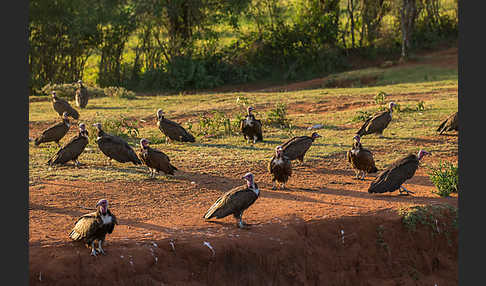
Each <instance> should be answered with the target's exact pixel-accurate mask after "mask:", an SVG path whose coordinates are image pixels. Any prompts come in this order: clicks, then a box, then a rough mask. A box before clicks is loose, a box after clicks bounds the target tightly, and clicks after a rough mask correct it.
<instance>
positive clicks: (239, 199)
mask: <svg viewBox="0 0 486 286" xmlns="http://www.w3.org/2000/svg"><path fill="white" fill-rule="evenodd" d="M242 179H245V180H246V185H243V186H239V187H236V188H233V189H231V190H229V191H228V192H226V193H224V194H223V195H222V196H220V197H219V198H218V199H217V200H216V202H214V204H213V205H212V206H211V207H210V208H209V209H208V211H207V212H206V213H205V214H204V216H203V218H205V219H211V218H213V217H215V218H224V217H226V216H228V215H230V214H232V215H233V216H234V217H235V219H237V221H238V222H237V226H238V227H239V228H244V227H245V226H246V225H247V224H246V223H245V222H243V219H242V216H243V212H244V211H245V210H246V209H247V208H248V207H249V206H251V205H252V204H253V203H254V202H255V201H256V200H257V199H258V197H259V196H260V190H259V189H258V186H257V184H256V183H255V181H254V176H253V174H252V173H246V174H245V175H244V176H243V178H242Z"/></svg>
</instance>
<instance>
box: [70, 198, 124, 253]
mask: <svg viewBox="0 0 486 286" xmlns="http://www.w3.org/2000/svg"><path fill="white" fill-rule="evenodd" d="M115 224H118V221H117V220H116V217H115V215H114V214H112V213H111V212H110V210H109V209H108V201H107V200H106V199H101V200H99V201H98V203H97V204H96V212H92V213H89V214H85V215H83V216H82V217H80V218H79V219H78V220H77V221H76V223H75V224H74V228H73V229H72V231H71V233H70V234H69V237H70V238H71V239H72V240H74V241H83V242H84V243H85V245H86V247H88V248H89V247H91V255H93V256H96V255H97V254H99V253H101V254H105V251H104V250H103V248H102V245H103V242H104V241H105V237H106V234H107V233H112V232H113V229H114V228H115ZM96 240H98V248H97V249H95V242H96Z"/></svg>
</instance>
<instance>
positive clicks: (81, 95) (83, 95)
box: [74, 80, 89, 108]
mask: <svg viewBox="0 0 486 286" xmlns="http://www.w3.org/2000/svg"><path fill="white" fill-rule="evenodd" d="M78 84H79V87H78V89H76V93H75V94H74V98H75V99H76V106H77V107H79V108H85V107H86V105H87V104H88V99H89V95H88V89H87V88H86V87H85V86H84V85H83V81H82V80H78Z"/></svg>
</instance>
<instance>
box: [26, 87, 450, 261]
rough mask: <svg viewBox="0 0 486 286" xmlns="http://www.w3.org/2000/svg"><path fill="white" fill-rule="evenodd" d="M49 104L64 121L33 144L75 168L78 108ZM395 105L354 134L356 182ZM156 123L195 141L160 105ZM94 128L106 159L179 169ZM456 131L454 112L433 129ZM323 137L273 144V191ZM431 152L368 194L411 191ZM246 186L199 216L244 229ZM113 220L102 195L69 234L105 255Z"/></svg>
mask: <svg viewBox="0 0 486 286" xmlns="http://www.w3.org/2000/svg"><path fill="white" fill-rule="evenodd" d="M77 83H78V85H79V87H78V89H77V90H76V92H75V102H76V106H77V107H78V108H81V109H83V108H85V107H86V105H87V104H88V98H89V95H88V92H87V89H86V87H85V86H83V83H82V81H81V80H80V81H78V82H77ZM52 106H53V108H54V110H55V111H56V112H57V113H58V114H59V116H61V118H62V121H61V122H59V123H58V124H55V125H53V126H51V127H49V128H47V129H46V130H45V131H43V133H42V134H41V135H40V136H38V137H37V138H35V141H34V144H35V145H36V146H38V145H39V144H42V143H46V142H56V143H57V144H58V145H59V147H60V149H59V151H58V152H57V153H56V154H55V155H54V156H53V157H52V158H50V159H49V160H48V162H47V164H48V165H49V166H55V165H62V164H66V163H67V162H70V161H73V162H74V165H75V166H76V167H77V166H79V165H80V162H79V161H78V157H79V156H80V155H81V153H82V152H83V151H84V149H85V147H86V145H87V144H88V131H87V129H86V125H85V124H84V123H79V124H78V128H79V133H78V134H77V135H76V136H74V137H73V138H71V140H69V141H68V142H67V143H66V144H64V146H62V147H61V145H60V143H59V141H60V140H61V139H62V138H63V137H64V136H65V135H66V134H67V132H68V131H69V128H70V120H69V117H71V118H74V119H79V112H78V111H77V110H76V109H74V108H73V107H72V106H71V105H70V104H69V102H67V101H66V100H63V99H61V98H59V97H57V96H56V93H55V92H52ZM394 106H396V104H395V103H393V102H390V103H389V108H388V110H387V111H384V112H379V113H377V114H374V115H373V116H371V117H369V118H368V119H367V120H366V122H364V124H363V125H362V126H361V128H360V129H359V130H358V131H357V132H356V135H355V136H354V137H353V145H352V148H351V149H350V150H348V152H347V156H346V158H347V160H348V162H349V164H350V166H351V167H352V168H353V169H354V170H355V173H356V176H355V177H354V178H355V179H357V180H364V177H365V175H366V174H368V173H376V172H378V169H377V168H376V166H375V161H374V159H373V153H372V152H371V151H370V150H368V149H366V148H364V147H363V145H362V143H361V138H362V137H363V136H365V135H368V134H373V133H374V134H378V135H379V136H380V137H382V134H383V131H384V130H385V128H387V126H388V125H389V123H390V122H391V120H392V113H393V107H394ZM253 110H254V108H253V107H248V109H247V114H246V116H245V118H244V119H242V120H241V122H240V131H241V133H242V135H243V137H244V139H245V140H246V141H247V142H248V143H249V142H253V144H256V143H257V142H260V141H263V132H262V123H261V121H260V120H258V119H256V118H255V116H254V115H253V114H252V111H253ZM156 116H157V126H158V128H159V129H160V131H161V132H162V133H163V134H164V135H165V136H166V140H167V141H166V142H167V143H169V142H170V141H172V140H175V141H179V142H195V138H194V136H193V135H192V134H190V133H189V132H188V131H187V130H185V129H184V128H183V127H182V126H181V125H180V124H178V123H176V122H174V121H172V120H169V119H167V118H165V117H164V113H163V111H162V110H161V109H159V110H157V113H156ZM94 126H96V129H97V132H98V134H97V138H96V143H97V144H98V147H99V149H100V150H101V152H102V153H103V154H104V155H105V156H107V157H108V158H109V160H110V164H111V160H116V161H118V162H120V163H129V162H131V163H133V164H135V165H146V166H147V167H148V169H149V172H150V177H151V178H152V177H155V176H156V174H157V173H159V172H160V171H162V172H163V173H164V174H170V175H173V174H174V171H176V170H177V167H176V166H174V165H172V164H171V163H170V158H169V157H168V156H167V155H166V154H165V153H164V152H162V151H160V150H157V149H154V148H152V147H150V142H149V140H147V139H145V138H142V139H141V140H140V148H139V149H138V150H137V151H135V150H134V149H133V148H132V147H131V146H130V145H129V144H128V143H127V142H126V141H125V140H123V139H122V138H120V137H118V136H115V135H112V134H108V133H106V132H104V131H103V129H102V126H101V124H100V123H95V124H94ZM453 130H455V131H458V117H457V112H456V113H454V114H452V115H451V116H449V117H448V118H447V119H446V120H444V121H443V122H442V123H441V124H440V125H439V127H438V129H437V132H439V133H440V134H442V133H443V132H447V131H453ZM319 137H321V136H320V135H319V134H318V133H316V132H314V133H312V134H311V136H298V137H294V138H292V139H290V140H288V141H287V142H285V143H283V144H281V145H279V146H276V147H275V153H274V155H273V157H272V158H271V160H270V161H269V162H268V172H270V173H271V175H272V182H273V188H272V189H273V190H276V189H277V188H278V187H280V188H283V189H285V183H286V182H287V181H288V179H289V177H290V176H291V175H292V163H291V162H292V161H293V160H299V161H300V162H303V161H304V156H305V154H306V152H307V151H308V150H309V148H310V147H311V146H312V143H313V142H314V140H316V139H317V138H319ZM428 154H430V153H429V152H427V151H425V150H419V151H418V153H417V154H409V155H407V156H405V157H403V158H399V159H398V160H396V161H395V162H393V163H392V164H391V165H389V166H388V167H387V168H385V169H384V170H382V171H381V172H380V173H379V174H378V176H377V177H376V178H375V179H374V180H373V181H372V182H371V183H370V186H369V188H368V192H369V193H384V192H394V191H396V190H398V191H399V192H400V194H401V195H408V194H410V193H413V192H412V191H410V190H407V189H406V188H405V187H404V186H403V185H402V184H403V183H404V182H405V181H406V180H408V179H410V178H412V177H413V175H414V174H415V171H416V170H417V168H418V166H419V162H420V160H421V159H422V158H423V157H424V156H425V155H428ZM242 179H243V180H245V181H246V184H244V185H242V186H239V187H236V188H233V189H231V190H229V191H228V192H226V193H224V194H223V195H222V196H220V197H219V198H218V199H217V200H216V201H215V202H214V204H213V205H211V207H210V208H209V209H208V211H207V212H206V213H205V214H204V215H203V218H204V219H211V218H218V219H219V218H224V217H226V216H228V215H233V216H234V217H235V219H236V220H237V226H238V227H239V228H246V227H247V226H248V225H247V224H246V223H245V222H244V221H243V220H242V216H243V212H244V211H245V210H246V209H247V208H248V207H250V206H251V205H252V204H253V203H254V202H255V201H256V200H257V199H258V197H259V195H260V190H259V188H258V185H257V183H256V182H255V177H254V175H253V174H252V173H251V172H248V173H247V174H245V175H244V176H243V177H242ZM115 224H117V219H116V217H115V215H114V214H113V213H111V212H110V210H109V208H108V201H107V200H106V199H101V200H99V201H98V202H97V204H96V211H95V212H92V213H89V214H86V215H83V216H81V217H80V218H79V219H78V220H77V221H76V223H75V225H74V228H73V229H72V231H71V233H70V234H69V236H70V238H71V239H73V240H75V241H78V240H79V241H83V242H84V243H85V244H86V246H87V247H90V248H91V255H94V256H96V255H97V254H104V253H105V252H104V250H103V248H102V244H103V241H104V240H105V236H106V234H108V233H112V231H113V229H114V226H115ZM95 241H98V247H97V248H96V247H95Z"/></svg>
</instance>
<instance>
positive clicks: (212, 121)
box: [191, 111, 234, 136]
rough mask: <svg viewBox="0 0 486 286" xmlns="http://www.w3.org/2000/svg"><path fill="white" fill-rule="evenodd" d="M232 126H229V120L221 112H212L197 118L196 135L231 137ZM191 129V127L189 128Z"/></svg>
mask: <svg viewBox="0 0 486 286" xmlns="http://www.w3.org/2000/svg"><path fill="white" fill-rule="evenodd" d="M233 128H234V125H232V124H231V120H230V118H228V117H227V116H226V114H224V113H223V112H221V111H213V112H212V115H211V114H203V115H200V116H199V131H198V135H205V136H220V135H231V134H233V133H234V130H233ZM191 129H192V126H191Z"/></svg>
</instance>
